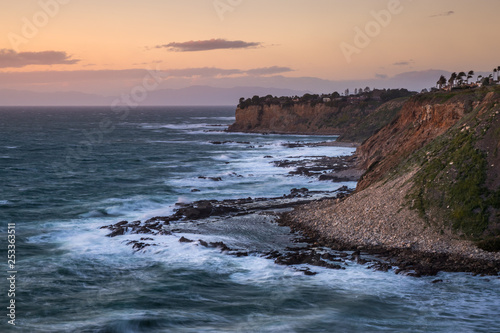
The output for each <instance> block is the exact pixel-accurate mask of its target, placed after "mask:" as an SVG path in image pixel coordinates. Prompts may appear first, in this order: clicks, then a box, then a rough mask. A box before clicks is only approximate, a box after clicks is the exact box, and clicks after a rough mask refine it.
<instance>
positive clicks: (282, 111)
mask: <svg viewBox="0 0 500 333" xmlns="http://www.w3.org/2000/svg"><path fill="white" fill-rule="evenodd" d="M405 100H406V98H398V99H394V100H391V101H388V102H381V101H372V102H357V101H356V102H353V103H350V102H344V103H336V104H333V103H317V104H314V105H313V104H310V103H296V104H293V105H287V106H283V105H272V104H271V105H265V104H264V105H250V106H247V107H245V108H241V107H238V108H237V110H236V121H235V123H234V124H233V125H231V126H229V128H228V131H229V132H247V133H278V134H313V135H340V141H354V142H362V141H363V140H365V139H366V138H368V137H369V136H370V135H372V134H373V133H375V132H376V131H377V130H378V129H380V128H381V127H382V126H384V125H385V124H386V123H387V122H389V121H391V120H392V119H393V118H394V117H395V115H396V114H397V113H398V112H399V110H400V109H401V107H402V106H403V104H404V102H405Z"/></svg>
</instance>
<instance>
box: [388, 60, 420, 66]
mask: <svg viewBox="0 0 500 333" xmlns="http://www.w3.org/2000/svg"><path fill="white" fill-rule="evenodd" d="M414 63H415V61H414V60H413V59H410V60H405V61H398V62H395V63H393V64H392V65H393V66H410V65H413V64H414Z"/></svg>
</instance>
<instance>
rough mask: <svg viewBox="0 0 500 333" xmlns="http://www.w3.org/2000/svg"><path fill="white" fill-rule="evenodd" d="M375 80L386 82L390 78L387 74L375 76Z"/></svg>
mask: <svg viewBox="0 0 500 333" xmlns="http://www.w3.org/2000/svg"><path fill="white" fill-rule="evenodd" d="M375 78H376V79H380V80H385V79H387V78H388V76H387V75H386V74H378V73H377V74H375Z"/></svg>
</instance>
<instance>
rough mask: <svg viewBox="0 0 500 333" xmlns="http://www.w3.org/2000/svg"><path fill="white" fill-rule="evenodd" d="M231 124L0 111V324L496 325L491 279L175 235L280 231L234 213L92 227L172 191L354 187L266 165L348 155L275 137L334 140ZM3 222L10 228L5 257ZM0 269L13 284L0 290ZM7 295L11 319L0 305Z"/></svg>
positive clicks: (169, 201)
mask: <svg viewBox="0 0 500 333" xmlns="http://www.w3.org/2000/svg"><path fill="white" fill-rule="evenodd" d="M233 121H234V109H233V108H229V107H198V108H189V107H182V108H181V107H177V108H176V107H168V108H142V109H134V110H131V111H130V113H121V114H119V113H115V112H113V111H111V110H110V109H109V108H21V107H18V108H1V109H0V172H1V173H0V184H1V185H0V223H1V226H2V228H1V233H2V238H1V239H2V241H1V242H0V246H1V249H0V251H1V253H2V258H4V259H3V260H4V265H3V267H4V269H3V270H2V276H0V280H1V281H2V283H1V284H0V294H1V295H2V296H1V297H0V301H1V306H0V308H2V309H4V310H2V311H3V313H2V315H1V317H0V318H3V319H2V320H1V323H0V330H1V331H2V332H8V331H18V332H500V322H499V317H500V310H499V309H500V280H499V279H498V278H496V277H479V276H471V275H468V274H463V273H458V274H456V273H454V274H450V273H440V274H439V275H438V276H437V277H425V278H412V277H407V276H401V275H396V274H394V272H393V271H389V272H387V273H383V272H376V271H372V270H370V269H367V267H366V266H362V265H358V264H356V263H354V262H348V266H347V269H346V270H328V269H324V268H318V267H311V270H313V271H315V272H317V273H318V274H317V275H315V276H306V275H304V274H302V273H300V272H298V271H297V270H296V269H294V268H293V267H287V266H279V265H276V264H274V262H273V261H272V260H268V259H265V258H263V257H261V256H259V255H258V254H254V255H250V256H248V257H242V258H238V257H235V256H229V255H225V254H222V253H220V251H218V250H217V249H209V248H203V247H201V246H197V245H196V244H194V243H193V244H185V243H180V242H179V241H178V240H179V238H180V237H181V236H186V237H188V238H190V237H191V238H194V237H198V238H203V239H204V240H207V241H224V242H226V243H227V244H238V245H239V246H240V247H243V248H245V247H246V248H247V249H251V250H255V249H272V248H275V247H279V246H280V244H285V243H286V242H288V241H289V240H290V237H291V236H290V235H289V233H288V229H287V228H282V227H278V226H276V225H274V224H273V223H272V221H271V220H267V221H255V220H252V219H251V218H241V219H240V220H236V221H233V222H232V223H226V224H221V225H201V226H198V227H197V226H196V225H193V227H192V230H191V232H189V233H184V234H179V233H174V235H168V236H167V235H164V236H150V235H146V237H150V238H152V239H153V240H152V243H154V244H156V246H150V247H147V248H145V249H144V250H142V251H139V252H136V251H134V250H133V249H132V247H131V246H130V245H127V242H128V241H130V240H138V239H140V238H141V237H145V235H126V236H122V237H115V238H109V237H106V234H107V233H109V231H108V230H102V229H100V227H101V226H104V225H109V224H112V223H116V222H118V221H121V220H128V221H133V220H138V219H141V220H144V219H147V218H150V217H153V216H158V215H168V214H170V213H172V211H173V208H174V205H175V203H177V202H190V201H194V200H200V199H228V198H246V197H272V196H281V195H283V194H288V193H289V191H290V189H292V188H301V187H307V188H309V189H311V190H335V189H337V188H339V187H341V186H344V185H346V186H349V187H354V186H355V184H354V183H332V182H319V181H316V180H313V179H311V178H307V177H302V176H289V175H288V172H289V171H290V170H288V169H284V168H277V167H275V166H274V165H273V164H272V163H271V162H272V161H273V160H279V159H285V158H287V159H300V157H303V156H321V155H330V156H334V155H348V154H351V153H352V152H353V149H352V148H338V147H297V148H287V147H285V146H283V143H286V142H296V141H303V142H318V141H325V140H333V139H334V138H332V137H311V136H293V135H286V136H285V135H282V136H280V135H257V134H238V133H225V132H223V129H224V128H226V127H227V125H229V124H231V123H232V122H233ZM211 141H219V142H223V141H230V142H226V143H225V144H212V143H211ZM268 156H272V158H269V157H268ZM265 157H267V158H265ZM200 176H202V177H220V178H222V181H217V182H216V181H213V180H210V179H202V178H199V177H200ZM194 189H196V190H199V192H192V190H194ZM9 223H11V225H12V224H15V235H16V238H15V246H16V248H15V249H16V252H15V259H16V262H15V266H14V267H10V268H9V266H8V265H7V264H8V263H7V255H8V254H11V253H8V244H9V243H8V242H7V240H8V238H7V232H8V224H9ZM198 238H196V239H198ZM11 239H12V238H11ZM12 270H15V271H16V273H15V275H16V279H15V297H12V296H8V291H9V288H11V287H12V286H11V285H10V284H9V282H8V281H7V278H8V277H9V276H10V275H11V273H7V271H12ZM435 279H441V280H443V282H442V283H432V281H433V280H435ZM12 299H14V300H15V306H16V308H15V316H16V317H15V321H14V323H15V326H13V325H11V324H9V323H8V321H9V320H11V319H10V318H9V317H8V316H7V314H8V313H9V311H10V310H9V309H7V306H9V304H10V303H9V302H10V301H11V300H12Z"/></svg>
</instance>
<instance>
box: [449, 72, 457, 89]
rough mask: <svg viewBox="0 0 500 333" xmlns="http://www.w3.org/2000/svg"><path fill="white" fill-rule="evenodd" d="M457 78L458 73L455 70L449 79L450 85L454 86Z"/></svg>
mask: <svg viewBox="0 0 500 333" xmlns="http://www.w3.org/2000/svg"><path fill="white" fill-rule="evenodd" d="M456 79H457V73H455V72H453V73H452V74H451V76H450V78H449V80H448V83H449V84H450V87H451V88H453V86H454V85H455V80H456Z"/></svg>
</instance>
